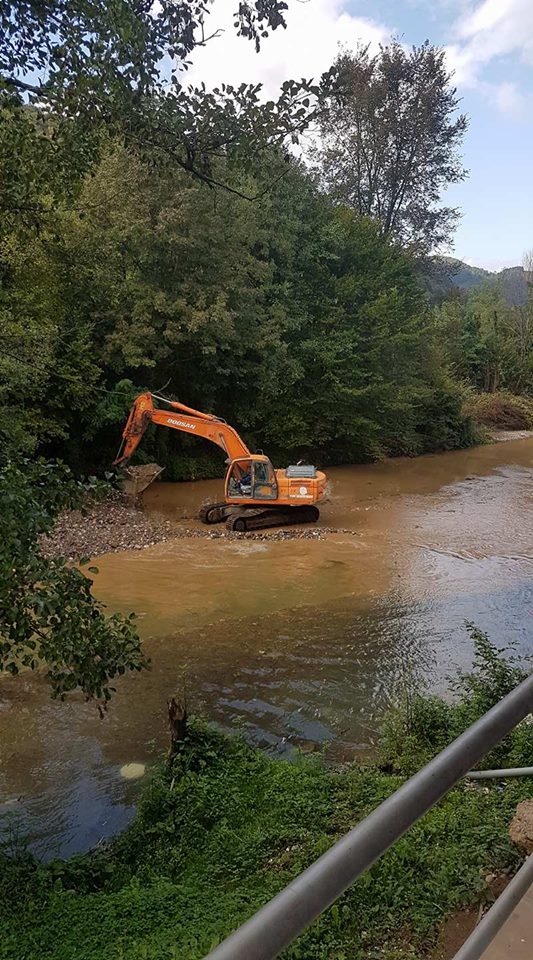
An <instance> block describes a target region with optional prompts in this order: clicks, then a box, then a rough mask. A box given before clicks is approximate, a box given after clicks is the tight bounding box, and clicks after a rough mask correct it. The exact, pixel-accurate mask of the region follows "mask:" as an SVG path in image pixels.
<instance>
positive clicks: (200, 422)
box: [114, 393, 250, 466]
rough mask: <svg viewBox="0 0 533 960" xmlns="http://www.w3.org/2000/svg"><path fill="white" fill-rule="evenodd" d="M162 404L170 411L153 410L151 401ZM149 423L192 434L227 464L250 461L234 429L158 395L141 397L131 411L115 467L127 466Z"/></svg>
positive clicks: (142, 394) (207, 415)
mask: <svg viewBox="0 0 533 960" xmlns="http://www.w3.org/2000/svg"><path fill="white" fill-rule="evenodd" d="M154 396H155V397H156V399H158V400H163V401H164V402H165V403H167V404H168V405H169V406H170V407H171V410H160V409H158V408H156V407H154V402H153V397H154ZM150 423H157V424H159V425H160V426H164V427H171V428H172V429H174V430H180V431H181V432H182V433H190V434H194V435H195V436H197V437H204V438H205V439H206V440H211V442H212V443H216V444H217V445H218V446H219V447H222V449H223V450H224V451H225V452H226V453H227V455H228V457H229V458H230V460H236V459H238V458H239V457H249V456H250V451H249V449H248V447H247V446H246V444H245V443H244V441H243V440H241V438H240V436H239V434H238V433H237V431H236V430H234V429H233V427H230V426H229V424H227V423H225V422H224V420H220V419H219V418H218V417H215V416H214V415H213V414H210V413H202V412H201V411H199V410H194V409H193V408H192V407H186V406H185V404H183V403H177V402H176V401H175V400H166V399H165V398H164V397H158V396H157V394H151V393H141V394H140V396H138V397H137V399H136V400H135V402H134V404H133V407H132V408H131V411H130V415H129V417H128V421H127V423H126V426H125V428H124V432H123V434H122V444H121V448H120V450H119V453H118V456H117V458H116V460H114V465H115V466H118V465H119V464H122V465H126V464H127V463H128V462H129V461H130V459H131V457H132V456H133V454H134V453H135V450H136V449H137V447H138V446H139V443H140V442H141V440H142V438H143V435H144V433H145V431H146V429H147V427H148V426H149V424H150Z"/></svg>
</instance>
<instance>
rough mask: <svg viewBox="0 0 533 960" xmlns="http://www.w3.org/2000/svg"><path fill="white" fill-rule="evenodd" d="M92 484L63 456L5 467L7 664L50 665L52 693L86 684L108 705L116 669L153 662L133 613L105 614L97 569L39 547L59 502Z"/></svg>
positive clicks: (0, 493)
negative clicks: (94, 589) (96, 592)
mask: <svg viewBox="0 0 533 960" xmlns="http://www.w3.org/2000/svg"><path fill="white" fill-rule="evenodd" d="M88 489H89V488H88V487H87V486H86V485H85V486H83V485H82V484H80V482H79V481H75V480H74V478H73V477H72V475H71V473H70V471H69V470H68V468H66V467H65V466H63V465H61V464H52V463H46V462H44V461H38V462H34V463H33V464H30V463H28V462H26V463H24V464H18V465H17V464H14V463H9V464H7V465H6V466H4V467H3V468H2V469H1V470H0V498H1V501H2V537H1V540H0V671H6V672H8V673H11V674H13V675H16V674H17V673H19V671H20V670H23V669H32V670H34V669H37V668H40V667H44V668H45V670H46V677H47V680H48V681H49V683H50V685H51V690H52V696H53V697H59V698H61V699H63V698H64V697H65V695H66V694H68V693H70V692H71V691H73V690H76V689H79V690H81V691H82V692H83V693H84V694H85V696H86V697H87V699H97V700H98V701H100V709H102V705H105V703H106V702H107V701H108V700H109V699H110V697H111V694H112V692H113V690H114V688H113V686H112V681H113V679H114V678H115V677H117V676H118V675H120V674H124V673H125V672H126V671H131V670H141V669H142V668H143V667H145V666H146V665H147V661H146V659H145V657H144V655H143V653H142V650H141V646H140V641H139V637H138V636H137V633H136V631H135V626H134V623H133V619H132V617H133V615H132V617H130V618H129V619H126V618H124V617H121V616H119V615H118V614H114V615H113V616H110V617H106V615H105V612H104V607H103V605H102V604H101V603H99V602H98V601H97V600H95V598H94V597H93V595H92V593H91V584H92V580H91V579H90V577H87V576H86V575H85V574H84V573H83V572H82V571H81V570H79V569H77V568H76V567H70V566H67V564H66V562H65V560H64V559H63V558H59V559H55V560H50V559H47V558H46V557H44V556H43V554H42V552H41V549H40V538H41V536H42V535H43V534H45V533H46V532H47V531H49V530H50V527H51V526H52V524H53V521H54V518H55V517H56V515H57V513H58V512H59V510H61V509H64V508H65V507H73V506H78V505H79V504H80V501H81V499H82V498H83V495H85V494H86V493H87V490H88ZM92 571H93V568H91V567H89V572H92Z"/></svg>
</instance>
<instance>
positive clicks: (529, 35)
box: [447, 0, 533, 115]
mask: <svg viewBox="0 0 533 960" xmlns="http://www.w3.org/2000/svg"><path fill="white" fill-rule="evenodd" d="M454 33H455V37H456V42H455V43H453V44H451V45H450V46H449V47H448V48H447V56H448V61H449V63H450V66H451V67H452V68H453V69H454V70H455V80H456V82H457V84H458V85H460V86H465V87H477V88H479V89H481V91H482V92H484V93H485V94H486V95H487V96H488V97H489V99H491V100H493V102H495V103H496V105H497V106H498V107H499V108H500V109H501V110H502V111H503V112H504V113H510V114H515V115H517V114H519V113H523V111H524V107H525V103H526V100H525V98H524V97H523V95H522V94H521V93H520V91H519V90H518V89H517V87H516V85H514V84H512V83H510V82H504V83H500V84H491V83H489V82H488V81H486V80H485V79H484V76H483V75H484V70H485V68H486V67H487V66H488V65H489V64H490V63H491V62H492V61H494V60H498V59H501V58H503V57H509V56H513V57H515V58H518V59H520V60H521V61H523V62H524V63H527V64H533V2H532V0H483V2H482V3H480V4H478V5H477V6H476V7H475V8H474V9H471V10H470V11H469V12H468V13H465V14H463V15H462V16H461V17H459V19H458V20H457V21H456V24H455V29H454Z"/></svg>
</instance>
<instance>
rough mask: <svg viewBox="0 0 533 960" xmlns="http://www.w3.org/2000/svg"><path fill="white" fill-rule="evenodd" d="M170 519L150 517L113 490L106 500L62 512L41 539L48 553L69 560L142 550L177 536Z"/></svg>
mask: <svg viewBox="0 0 533 960" xmlns="http://www.w3.org/2000/svg"><path fill="white" fill-rule="evenodd" d="M175 529H176V528H175V526H174V524H172V523H171V522H170V520H164V519H161V520H155V519H153V518H151V517H148V516H147V515H146V514H145V513H143V511H142V510H141V509H140V507H139V506H137V505H136V504H135V503H132V501H131V500H130V499H128V498H127V497H126V496H124V494H121V493H118V492H117V493H113V494H111V495H110V496H109V497H106V499H105V500H101V501H93V502H89V503H88V504H87V508H86V510H85V511H84V512H83V513H82V512H81V510H67V511H65V512H64V513H62V514H60V516H59V518H58V520H57V522H56V524H55V527H54V529H53V530H52V531H51V533H50V534H49V535H48V536H46V537H43V538H42V540H41V549H42V552H43V553H44V554H45V556H47V557H57V556H63V557H68V559H69V560H79V559H80V558H81V557H98V556H99V555H100V554H102V553H115V552H116V551H117V550H142V549H143V548H144V547H151V546H152V545H153V544H154V543H160V542H161V541H162V540H170V539H171V537H173V536H175Z"/></svg>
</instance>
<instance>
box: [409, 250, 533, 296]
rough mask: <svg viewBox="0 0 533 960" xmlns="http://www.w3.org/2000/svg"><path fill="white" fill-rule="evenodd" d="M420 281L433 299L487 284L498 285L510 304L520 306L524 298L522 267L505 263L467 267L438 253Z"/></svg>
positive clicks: (468, 265) (524, 278) (525, 293)
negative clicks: (504, 265)
mask: <svg viewBox="0 0 533 960" xmlns="http://www.w3.org/2000/svg"><path fill="white" fill-rule="evenodd" d="M424 282H425V284H426V286H427V288H428V291H429V293H430V294H431V296H432V297H433V298H434V299H436V300H441V299H442V298H443V297H445V296H447V294H449V293H450V291H451V290H454V289H459V290H465V291H468V290H472V289H473V288H474V287H482V286H485V285H489V286H493V287H495V288H497V289H499V290H500V292H501V294H502V296H503V298H504V300H506V302H507V303H508V304H509V305H510V306H523V305H524V304H525V303H526V301H527V280H526V273H525V271H524V268H523V267H507V268H506V269H505V270H500V271H498V272H491V271H490V270H484V269H483V268H482V267H471V266H470V264H468V263H464V261H463V260H456V259H455V258H454V257H441V258H440V259H439V260H435V261H433V263H432V265H431V268H430V270H429V272H428V273H425V274H424Z"/></svg>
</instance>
